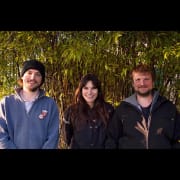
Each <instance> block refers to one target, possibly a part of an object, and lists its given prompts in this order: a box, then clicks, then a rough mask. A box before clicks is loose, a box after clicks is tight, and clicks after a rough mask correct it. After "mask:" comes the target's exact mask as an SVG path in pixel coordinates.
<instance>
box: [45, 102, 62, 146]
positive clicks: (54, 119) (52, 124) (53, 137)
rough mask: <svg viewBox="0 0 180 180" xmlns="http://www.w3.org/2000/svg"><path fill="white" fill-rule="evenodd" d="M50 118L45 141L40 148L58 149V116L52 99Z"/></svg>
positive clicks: (56, 107)
mask: <svg viewBox="0 0 180 180" xmlns="http://www.w3.org/2000/svg"><path fill="white" fill-rule="evenodd" d="M50 118H51V119H50V121H49V126H48V133H47V137H46V141H45V143H44V145H43V147H42V149H58V143H59V134H60V132H59V127H60V118H59V110H58V106H57V104H56V102H55V101H54V100H53V102H52V106H51V116H50Z"/></svg>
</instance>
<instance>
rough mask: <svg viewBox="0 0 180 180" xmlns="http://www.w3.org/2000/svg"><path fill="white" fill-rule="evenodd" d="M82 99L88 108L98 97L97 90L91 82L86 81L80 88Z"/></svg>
mask: <svg viewBox="0 0 180 180" xmlns="http://www.w3.org/2000/svg"><path fill="white" fill-rule="evenodd" d="M82 97H83V98H84V99H85V101H86V102H87V104H88V105H89V106H90V107H93V105H94V102H95V100H96V98H97V97H98V89H97V88H96V87H95V86H94V85H93V82H92V81H88V82H87V83H86V85H85V86H84V87H83V88H82Z"/></svg>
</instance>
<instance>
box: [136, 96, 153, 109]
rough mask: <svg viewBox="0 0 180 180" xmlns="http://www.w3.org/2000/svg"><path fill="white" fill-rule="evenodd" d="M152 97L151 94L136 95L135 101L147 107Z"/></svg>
mask: <svg viewBox="0 0 180 180" xmlns="http://www.w3.org/2000/svg"><path fill="white" fill-rule="evenodd" d="M152 99H153V97H152V95H149V96H146V97H143V96H139V95H137V101H138V103H139V104H140V105H141V106H142V107H148V106H149V105H150V104H151V103H152Z"/></svg>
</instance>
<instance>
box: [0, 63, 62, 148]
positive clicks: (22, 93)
mask: <svg viewBox="0 0 180 180" xmlns="http://www.w3.org/2000/svg"><path fill="white" fill-rule="evenodd" d="M44 80H45V66H44V65H43V64H42V63H41V62H40V61H37V60H28V61H25V62H24V64H23V67H22V70H21V77H20V79H19V80H18V84H19V86H20V87H18V88H16V89H15V94H12V95H9V96H6V97H4V98H3V99H2V100H1V102H0V149H57V147H58V139H59V110H58V106H57V104H56V103H55V101H54V100H53V99H52V98H51V97H47V96H46V95H45V91H44V90H43V89H41V88H40V87H41V86H42V84H43V83H44Z"/></svg>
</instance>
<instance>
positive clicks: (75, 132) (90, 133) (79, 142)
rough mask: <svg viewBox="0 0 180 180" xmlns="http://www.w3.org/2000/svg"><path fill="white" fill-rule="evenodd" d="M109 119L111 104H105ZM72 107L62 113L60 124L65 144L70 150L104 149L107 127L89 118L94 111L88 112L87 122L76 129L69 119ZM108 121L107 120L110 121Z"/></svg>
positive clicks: (112, 110)
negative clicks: (62, 117) (61, 122)
mask: <svg viewBox="0 0 180 180" xmlns="http://www.w3.org/2000/svg"><path fill="white" fill-rule="evenodd" d="M105 105H106V108H107V110H108V113H109V115H110V119H111V118H112V114H113V112H114V108H113V106H112V105H111V104H109V103H105ZM71 111H72V106H69V107H68V108H67V110H66V111H65V113H64V119H63V124H62V133H63V139H64V141H65V143H66V144H67V145H68V147H69V148H70V149H104V148H105V140H106V138H107V126H106V127H105V125H104V123H103V122H102V120H100V119H98V120H95V121H94V119H93V118H91V114H92V113H94V109H90V108H89V110H88V114H89V116H88V120H87V122H86V123H85V124H84V125H83V127H81V128H80V129H78V128H77V127H76V125H75V124H74V123H72V119H71V117H70V114H71ZM110 119H109V120H110Z"/></svg>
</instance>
